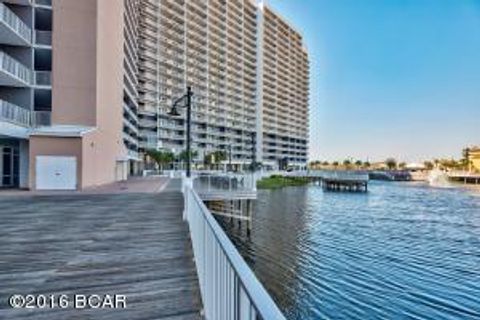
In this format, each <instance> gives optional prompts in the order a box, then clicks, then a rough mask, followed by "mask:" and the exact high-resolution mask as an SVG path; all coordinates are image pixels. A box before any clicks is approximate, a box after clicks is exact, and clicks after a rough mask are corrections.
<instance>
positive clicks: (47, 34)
mask: <svg viewBox="0 0 480 320" xmlns="http://www.w3.org/2000/svg"><path fill="white" fill-rule="evenodd" d="M34 42H35V44H37V45H42V46H51V45H52V32H51V31H43V30H35V41H34Z"/></svg>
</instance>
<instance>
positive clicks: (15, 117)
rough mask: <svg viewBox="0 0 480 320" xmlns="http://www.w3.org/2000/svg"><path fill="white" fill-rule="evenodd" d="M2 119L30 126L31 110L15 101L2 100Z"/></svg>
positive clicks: (0, 114) (0, 102) (0, 117)
mask: <svg viewBox="0 0 480 320" xmlns="http://www.w3.org/2000/svg"><path fill="white" fill-rule="evenodd" d="M0 121H6V122H10V123H13V124H16V125H19V126H22V127H30V111H29V110H27V109H24V108H22V107H19V106H17V105H15V104H13V103H10V102H7V101H4V100H0Z"/></svg>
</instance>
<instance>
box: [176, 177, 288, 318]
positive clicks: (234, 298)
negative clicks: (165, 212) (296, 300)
mask: <svg viewBox="0 0 480 320" xmlns="http://www.w3.org/2000/svg"><path fill="white" fill-rule="evenodd" d="M185 181H187V182H186V183H185V184H184V186H185V187H184V196H185V219H186V220H187V221H188V225H189V227H190V236H191V240H192V247H193V254H194V258H195V265H196V268H197V274H198V280H199V284H200V292H201V296H202V301H203V310H204V316H205V319H207V320H216V319H222V320H230V319H231V320H237V319H242V320H243V319H245V320H253V319H264V320H271V319H272V320H283V319H285V317H284V316H283V314H282V313H281V311H280V310H279V309H278V307H277V305H276V304H275V302H274V301H273V300H272V298H271V297H270V295H269V294H268V293H267V291H266V290H265V288H264V287H263V286H262V284H261V283H260V282H259V281H258V279H257V278H256V277H255V275H254V273H253V272H252V270H251V269H250V268H249V266H248V265H247V263H246V262H245V260H244V259H243V258H242V256H241V255H240V254H239V252H238V251H237V249H236V248H235V246H234V245H233V243H232V242H231V241H230V239H229V238H228V236H227V235H226V234H225V232H224V231H223V230H222V228H221V227H220V225H219V224H218V223H217V221H216V220H215V218H214V217H213V216H212V214H211V213H210V211H209V210H208V209H207V207H206V206H205V204H204V203H203V201H202V200H201V199H200V197H199V196H198V194H197V193H196V192H195V190H194V189H193V187H192V185H191V182H190V184H189V182H188V181H189V180H185Z"/></svg>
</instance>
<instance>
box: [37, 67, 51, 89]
mask: <svg viewBox="0 0 480 320" xmlns="http://www.w3.org/2000/svg"><path fill="white" fill-rule="evenodd" d="M35 86H37V87H51V86H52V73H51V72H50V71H35Z"/></svg>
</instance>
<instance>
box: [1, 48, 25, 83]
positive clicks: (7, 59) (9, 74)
mask: <svg viewBox="0 0 480 320" xmlns="http://www.w3.org/2000/svg"><path fill="white" fill-rule="evenodd" d="M30 81H31V72H30V70H29V69H28V68H27V67H25V66H24V65H23V64H21V63H20V62H18V61H17V60H15V59H14V58H12V57H11V56H9V55H8V54H6V53H5V52H3V51H0V86H9V87H27V86H28V85H29V84H30Z"/></svg>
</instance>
